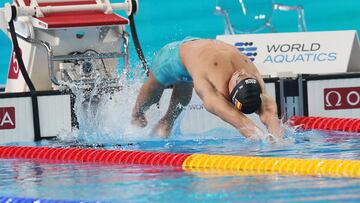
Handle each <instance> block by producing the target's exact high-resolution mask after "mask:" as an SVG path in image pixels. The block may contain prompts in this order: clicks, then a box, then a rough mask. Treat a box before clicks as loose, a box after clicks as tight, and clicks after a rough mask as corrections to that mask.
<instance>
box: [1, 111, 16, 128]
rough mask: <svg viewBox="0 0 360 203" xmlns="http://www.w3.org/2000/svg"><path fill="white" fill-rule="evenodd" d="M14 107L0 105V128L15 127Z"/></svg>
mask: <svg viewBox="0 0 360 203" xmlns="http://www.w3.org/2000/svg"><path fill="white" fill-rule="evenodd" d="M15 127H16V125H15V107H0V130H9V129H15Z"/></svg>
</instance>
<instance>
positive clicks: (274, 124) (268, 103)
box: [259, 94, 284, 138]
mask: <svg viewBox="0 0 360 203" xmlns="http://www.w3.org/2000/svg"><path fill="white" fill-rule="evenodd" d="M261 100H262V103H261V108H260V112H259V116H260V120H261V122H262V123H264V125H265V126H266V127H267V129H268V130H269V133H271V134H272V135H274V136H277V137H278V138H282V137H283V136H284V128H283V127H282V125H281V120H280V119H279V118H278V115H277V105H276V102H275V101H274V99H273V98H272V97H270V95H268V94H263V95H262V97H261Z"/></svg>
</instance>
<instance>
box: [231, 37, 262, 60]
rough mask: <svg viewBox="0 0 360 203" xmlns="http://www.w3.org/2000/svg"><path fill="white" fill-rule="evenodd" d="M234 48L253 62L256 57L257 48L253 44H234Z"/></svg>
mask: <svg viewBox="0 0 360 203" xmlns="http://www.w3.org/2000/svg"><path fill="white" fill-rule="evenodd" d="M235 47H236V48H237V49H238V50H239V51H241V52H242V53H243V54H244V55H245V56H247V57H248V58H249V59H250V60H251V61H255V57H256V56H257V55H258V53H257V49H258V48H257V47H256V46H254V42H236V43H235Z"/></svg>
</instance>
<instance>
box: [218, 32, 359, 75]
mask: <svg viewBox="0 0 360 203" xmlns="http://www.w3.org/2000/svg"><path fill="white" fill-rule="evenodd" d="M217 39H218V40H221V41H224V42H226V43H229V44H231V45H234V46H235V47H237V48H238V50H239V51H241V52H242V53H243V54H245V55H246V56H247V57H249V59H250V60H252V61H253V62H254V63H255V65H256V66H257V67H258V69H259V71H260V73H261V74H262V75H271V76H278V75H281V74H279V73H288V72H291V73H294V74H297V73H309V74H311V73H339V72H340V73H342V72H347V71H360V48H359V41H358V37H357V33H356V31H332V32H297V33H271V34H246V35H221V36H217Z"/></svg>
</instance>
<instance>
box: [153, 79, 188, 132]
mask: <svg viewBox="0 0 360 203" xmlns="http://www.w3.org/2000/svg"><path fill="white" fill-rule="evenodd" d="M192 92H193V84H191V83H184V82H179V83H176V84H175V85H174V88H173V92H172V95H171V100H170V104H169V107H168V110H167V112H166V114H165V115H164V116H163V117H162V118H161V119H160V121H159V122H158V124H157V125H156V126H155V128H154V130H153V132H152V134H155V135H157V136H161V137H164V138H166V137H168V136H169V135H170V132H171V129H172V127H173V125H174V122H175V120H176V118H177V117H178V116H179V115H180V113H181V112H182V111H183V109H184V107H185V106H187V105H188V104H189V102H190V100H191V97H192Z"/></svg>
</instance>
